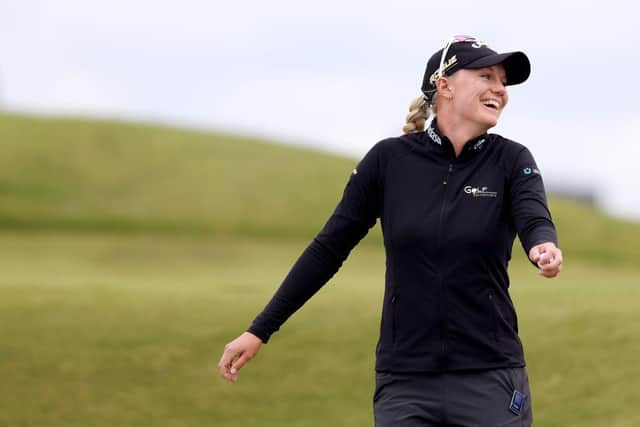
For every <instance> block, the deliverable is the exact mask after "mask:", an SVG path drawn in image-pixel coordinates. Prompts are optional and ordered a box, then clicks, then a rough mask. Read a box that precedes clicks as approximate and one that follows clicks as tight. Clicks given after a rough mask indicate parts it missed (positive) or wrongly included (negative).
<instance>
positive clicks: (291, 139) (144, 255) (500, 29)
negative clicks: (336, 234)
mask: <svg viewBox="0 0 640 427" xmlns="http://www.w3.org/2000/svg"><path fill="white" fill-rule="evenodd" d="M638 12H639V11H638V9H637V8H636V6H634V5H633V4H632V3H628V2H623V1H618V0H613V1H609V2H606V4H603V3H601V2H595V1H587V2H571V1H570V2H551V1H540V2H536V3H535V4H516V3H514V2H507V1H501V2H484V3H477V2H470V1H458V2H454V3H450V4H446V5H445V4H436V3H433V2H421V1H398V2H395V3H393V4H391V3H389V2H371V1H369V2H360V1H352V2H347V1H340V2H339V1H333V0H327V1H325V2H323V3H322V4H305V3H300V2H293V1H274V2H268V3H267V2H257V1H248V2H241V3H237V4H234V3H228V2H225V3H222V2H215V1H214V2H203V1H192V0H185V1H182V2H169V1H166V2H163V1H156V2H150V1H146V0H142V1H138V2H133V3H132V2H124V1H120V0H114V1H111V2H94V1H83V2H80V1H71V0H69V1H63V0H61V1H35V0H23V1H20V2H17V1H7V0H5V1H2V2H0V144H1V145H0V146H1V147H2V155H1V156H0V243H1V245H0V271H1V272H2V273H1V274H0V375H1V377H2V381H0V396H1V397H2V398H1V399H0V425H11V426H21V425H24V426H28V425H29V426H30V425H50V426H57V425H60V426H75V425H77V426H87V425H95V426H101V425H113V424H116V423H120V424H125V425H141V426H142V425H144V426H148V425H163V426H166V425H170V426H182V425H189V426H193V425H215V426H250V425H265V426H283V425H296V426H315V425H319V424H321V423H322V424H331V423H332V424H334V425H341V426H362V425H372V424H373V417H372V414H371V412H372V411H371V397H372V393H373V361H374V350H375V344H376V340H377V332H378V330H377V328H378V325H379V321H380V310H381V297H382V290H383V285H384V250H383V247H382V239H381V235H380V234H381V233H380V230H379V227H377V226H376V228H375V229H374V230H372V232H371V233H370V234H369V236H368V237H367V238H366V239H365V240H364V241H363V242H362V243H361V244H360V245H359V246H358V248H356V249H355V250H354V252H353V253H352V255H351V256H350V258H349V260H348V261H347V263H346V264H345V266H344V267H343V269H342V270H341V272H340V273H339V274H338V275H337V276H336V277H335V278H334V279H332V281H331V282H330V283H329V284H328V285H327V286H326V287H325V288H324V289H322V290H321V291H320V293H319V294H318V295H317V296H315V297H314V298H313V299H312V300H311V301H310V302H309V303H308V304H307V305H306V306H305V307H304V309H303V310H301V311H300V312H299V313H297V314H296V315H294V316H293V317H292V319H290V321H289V322H288V323H287V324H286V325H285V327H284V328H283V330H282V332H280V333H278V334H276V335H275V336H274V338H273V340H272V341H271V342H270V344H268V345H267V346H264V347H263V349H262V351H261V353H260V354H259V356H258V358H256V359H255V360H254V361H252V362H251V364H250V365H248V366H247V367H246V368H245V369H244V370H243V371H242V373H241V376H240V381H239V382H238V383H237V384H234V385H230V384H226V383H223V382H222V380H220V379H219V378H218V377H217V374H216V369H215V367H216V364H217V362H218V360H219V357H220V355H221V352H222V349H223V346H224V344H225V343H226V342H228V341H230V340H231V339H233V338H234V337H235V336H237V335H238V334H240V333H241V332H242V331H243V330H245V328H246V327H247V326H248V325H249V323H250V322H251V320H252V319H253V317H254V316H255V315H256V314H257V313H258V312H259V311H260V310H261V309H262V307H263V306H264V305H265V304H266V302H267V301H268V299H269V297H270V296H271V294H272V293H273V291H274V290H275V288H276V287H277V286H278V285H279V283H280V281H281V280H282V278H283V277H284V276H285V275H286V273H287V272H288V269H289V268H290V266H291V265H292V264H293V262H294V261H295V259H296V258H297V256H298V255H299V254H300V253H301V252H302V250H303V249H304V248H305V247H306V245H307V244H308V243H309V241H310V240H311V239H312V238H313V236H314V235H315V233H317V231H318V230H319V229H320V228H321V227H322V225H323V224H324V222H325V221H326V219H327V218H328V216H329V215H330V213H331V212H332V211H333V209H334V207H335V205H336V203H337V202H338V200H339V197H340V195H341V192H342V189H343V188H344V185H345V183H346V180H347V178H348V176H349V174H350V173H351V171H352V169H353V167H354V165H355V164H356V163H357V161H358V159H359V158H360V157H361V156H362V155H363V154H364V153H365V152H366V151H367V150H368V149H369V148H370V147H371V146H372V145H373V144H375V142H377V141H379V140H380V139H383V138H386V137H388V136H394V135H398V134H399V133H400V132H401V127H402V125H403V124H404V117H405V115H406V113H407V112H408V110H407V108H408V104H409V102H410V101H411V100H412V99H413V98H414V97H416V96H417V95H418V94H419V87H420V83H421V79H422V74H423V72H424V67H425V65H426V61H427V59H428V58H429V56H430V55H431V54H432V53H433V52H434V51H436V50H438V49H439V48H441V47H442V46H443V45H444V44H445V42H446V40H447V39H448V37H449V36H450V35H452V34H469V35H473V36H476V37H478V38H480V39H482V40H484V41H486V42H488V43H489V45H490V46H491V47H492V48H494V49H495V50H498V51H500V52H503V51H511V50H522V51H524V52H526V53H527V55H528V56H529V58H530V59H531V62H532V66H533V68H532V75H531V78H530V79H529V81H527V82H526V83H525V84H523V85H520V86H515V87H511V88H510V89H509V94H510V103H509V106H508V107H507V109H506V110H505V112H504V114H503V116H502V118H501V122H500V124H499V125H498V127H496V129H495V130H494V131H495V132H496V133H500V134H502V135H504V136H506V137H508V138H510V139H513V140H516V141H519V142H521V143H523V144H525V145H526V146H528V147H529V148H530V149H531V151H532V152H533V153H534V155H535V157H536V160H537V163H538V166H539V167H540V170H541V172H542V174H543V177H544V179H545V184H546V186H547V190H548V192H549V194H550V208H551V210H552V214H553V216H554V220H555V222H556V225H557V227H558V230H559V236H560V246H561V248H562V249H563V251H564V253H565V258H566V266H565V271H563V273H562V275H561V277H559V278H558V279H556V280H553V281H547V280H543V279H542V278H540V277H538V276H537V275H536V273H535V271H534V270H533V269H532V268H531V267H530V265H528V263H527V262H526V258H525V256H524V254H523V253H522V250H521V249H520V247H519V244H518V243H517V242H516V247H515V248H514V260H513V261H512V265H511V267H510V268H511V275H512V296H513V299H514V302H515V304H516V307H517V310H518V313H519V315H520V329H521V336H522V338H523V341H524V345H525V351H526V354H527V360H528V364H529V373H530V378H531V383H532V388H533V402H534V411H535V417H536V420H537V421H536V424H537V425H543V426H600V425H602V424H603V423H604V422H607V423H608V424H610V425H612V426H636V425H639V424H640V415H638V413H637V411H636V410H635V408H636V407H637V406H638V404H640V392H638V389H639V388H638V384H639V382H640V368H638V367H637V365H636V363H635V359H636V358H637V355H638V354H639V353H640V344H638V343H639V342H640V341H639V340H638V335H639V334H640V324H639V322H638V319H637V314H636V312H637V308H636V307H637V301H638V297H639V296H640V295H639V294H640V292H639V290H638V284H639V283H640V269H639V267H638V264H637V260H638V257H640V244H639V243H638V242H640V223H639V220H640V193H639V192H638V191H637V182H638V181H640V169H638V168H637V167H636V159H637V158H638V157H640V148H639V146H638V144H637V139H638V137H639V136H640V110H639V109H638V106H637V99H638V96H639V95H640V84H639V83H638V81H637V77H636V74H637V72H636V69H637V67H638V65H640V55H638V54H637V52H636V51H637V49H636V47H637V45H638V42H640V36H639V35H638V33H637V31H636V30H635V28H634V26H635V23H636V22H635V21H636V20H637V16H638Z"/></svg>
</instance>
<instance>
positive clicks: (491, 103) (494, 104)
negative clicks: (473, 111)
mask: <svg viewBox="0 0 640 427" xmlns="http://www.w3.org/2000/svg"><path fill="white" fill-rule="evenodd" d="M482 103H483V104H484V105H486V106H488V107H493V108H495V109H496V110H497V109H499V108H500V103H499V102H498V101H495V100H493V99H489V100H487V101H482Z"/></svg>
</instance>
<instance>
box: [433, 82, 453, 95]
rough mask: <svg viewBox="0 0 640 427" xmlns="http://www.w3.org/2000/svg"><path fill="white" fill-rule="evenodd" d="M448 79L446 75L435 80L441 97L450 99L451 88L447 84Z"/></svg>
mask: <svg viewBox="0 0 640 427" xmlns="http://www.w3.org/2000/svg"><path fill="white" fill-rule="evenodd" d="M449 83H450V80H449V78H448V77H440V78H439V79H438V80H436V89H437V91H438V93H439V94H442V97H444V98H447V99H451V98H452V97H453V88H452V87H451V86H450V85H449Z"/></svg>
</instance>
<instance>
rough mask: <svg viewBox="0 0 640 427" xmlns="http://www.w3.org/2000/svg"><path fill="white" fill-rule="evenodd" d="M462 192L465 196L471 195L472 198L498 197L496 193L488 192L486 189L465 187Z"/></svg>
mask: <svg viewBox="0 0 640 427" xmlns="http://www.w3.org/2000/svg"><path fill="white" fill-rule="evenodd" d="M463 190H464V192H465V193H466V194H471V195H472V196H473V197H498V192H497V191H489V188H488V187H473V186H471V185H467V186H465V187H464V189H463Z"/></svg>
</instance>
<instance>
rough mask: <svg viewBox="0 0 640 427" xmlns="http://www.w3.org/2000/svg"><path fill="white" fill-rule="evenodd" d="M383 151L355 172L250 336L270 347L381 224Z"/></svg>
mask: <svg viewBox="0 0 640 427" xmlns="http://www.w3.org/2000/svg"><path fill="white" fill-rule="evenodd" d="M379 146H380V144H377V145H376V146H374V147H373V148H372V149H371V150H370V151H369V152H368V153H367V154H366V155H365V157H364V158H363V159H362V160H361V161H360V163H359V164H358V165H357V167H356V168H355V169H354V170H353V172H352V174H351V176H350V177H349V180H348V182H347V185H346V187H345V189H344V193H343V196H342V199H341V200H340V202H339V203H338V206H337V207H336V209H335V211H334V212H333V214H332V215H331V216H330V217H329V220H328V221H327V223H326V224H325V226H324V227H323V228H322V230H321V231H320V232H319V233H318V235H317V236H316V237H315V238H314V239H313V241H312V242H311V243H310V244H309V246H308V247H307V248H306V249H305V250H304V251H303V253H302V255H301V256H300V257H299V258H298V260H297V261H296V262H295V264H294V265H293V267H292V268H291V270H290V271H289V274H288V275H287V276H286V277H285V279H284V281H283V282H282V284H281V285H280V287H279V289H278V290H277V291H276V293H275V295H274V296H273V297H272V299H271V301H270V302H269V303H268V304H267V306H266V307H265V308H264V310H263V311H262V312H261V313H260V314H259V315H258V316H257V317H256V318H255V320H254V321H253V323H252V324H251V326H250V327H249V329H248V331H249V332H251V333H252V334H254V335H256V336H258V337H259V338H260V339H261V340H262V341H263V342H264V343H266V342H267V341H268V340H269V338H270V336H271V335H272V334H273V333H274V332H276V331H277V330H278V329H279V328H280V327H281V326H282V324H284V322H285V321H286V320H287V319H288V318H289V317H290V316H291V315H292V314H293V313H294V312H295V311H296V310H298V309H299V308H300V307H301V306H302V305H303V304H304V303H305V302H306V301H307V300H308V299H309V298H311V297H312V296H313V295H314V294H315V293H316V292H317V291H318V290H319V289H320V288H321V287H322V286H323V285H324V284H325V283H327V282H328V281H329V279H331V277H333V275H334V274H335V273H336V272H337V271H338V269H339V268H340V267H341V266H342V263H343V262H344V260H345V259H346V258H347V256H348V255H349V253H350V252H351V249H353V247H354V246H355V245H356V244H357V243H358V242H359V241H360V240H361V239H362V238H363V237H364V236H365V235H366V234H367V232H368V231H369V229H370V228H371V227H373V226H374V225H375V223H376V219H377V218H378V217H379V211H380V209H379V206H380V199H381V196H380V191H381V186H380V182H381V180H380V164H379V163H380V162H379Z"/></svg>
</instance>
